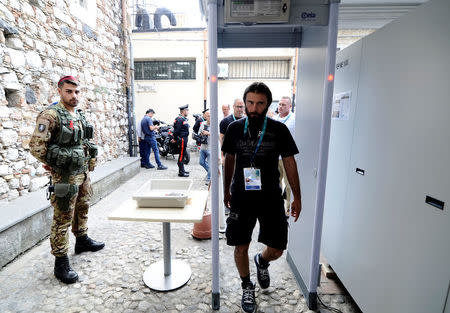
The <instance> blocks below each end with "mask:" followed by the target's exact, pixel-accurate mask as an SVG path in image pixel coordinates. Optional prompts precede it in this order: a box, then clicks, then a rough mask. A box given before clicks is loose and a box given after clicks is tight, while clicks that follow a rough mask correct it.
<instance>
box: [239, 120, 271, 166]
mask: <svg viewBox="0 0 450 313" xmlns="http://www.w3.org/2000/svg"><path fill="white" fill-rule="evenodd" d="M266 126H267V116H266V117H265V118H264V125H263V128H262V130H261V132H260V133H259V135H258V137H259V140H258V143H257V145H256V148H255V152H253V155H252V157H251V158H250V165H251V166H253V160H254V159H255V156H256V153H257V152H258V149H259V147H260V146H261V142H262V140H263V137H264V134H265V133H266ZM247 130H248V117H246V118H245V126H244V136H245V134H246V133H247ZM248 135H249V136H250V131H249V133H248Z"/></svg>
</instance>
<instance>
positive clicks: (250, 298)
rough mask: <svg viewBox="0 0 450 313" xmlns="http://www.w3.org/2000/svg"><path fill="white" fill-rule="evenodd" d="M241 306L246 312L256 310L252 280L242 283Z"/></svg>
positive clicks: (249, 312)
mask: <svg viewBox="0 0 450 313" xmlns="http://www.w3.org/2000/svg"><path fill="white" fill-rule="evenodd" d="M241 308H242V310H243V311H244V312H246V313H254V312H256V300H255V284H254V283H252V282H248V283H245V284H244V283H242V300H241Z"/></svg>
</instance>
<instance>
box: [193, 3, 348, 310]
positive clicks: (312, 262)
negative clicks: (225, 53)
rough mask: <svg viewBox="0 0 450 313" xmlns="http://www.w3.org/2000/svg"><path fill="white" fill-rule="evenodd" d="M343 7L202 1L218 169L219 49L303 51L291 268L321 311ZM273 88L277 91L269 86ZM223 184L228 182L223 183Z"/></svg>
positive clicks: (215, 230)
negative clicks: (298, 192)
mask: <svg viewBox="0 0 450 313" xmlns="http://www.w3.org/2000/svg"><path fill="white" fill-rule="evenodd" d="M339 2H340V1H339V0H203V2H202V1H201V3H202V4H203V8H205V9H207V10H206V11H207V22H208V26H207V27H208V56H209V58H208V69H209V103H210V110H211V142H212V145H211V155H212V156H215V155H216V156H217V157H212V158H211V168H212V169H217V168H219V164H218V160H219V157H218V156H219V146H218V142H219V131H218V130H219V128H218V122H219V121H218V101H217V98H218V97H217V94H218V92H217V91H218V90H217V74H218V65H217V48H274V47H293V48H295V47H297V48H301V49H300V55H299V61H298V66H297V69H298V71H299V73H300V75H298V76H297V77H298V80H297V86H298V87H297V98H296V102H297V103H296V133H295V141H296V143H297V146H298V147H299V150H300V154H299V155H298V156H297V157H296V160H297V164H298V168H299V174H300V181H301V188H302V203H303V210H302V213H301V216H300V219H299V221H298V222H297V223H290V232H289V246H288V252H287V261H288V263H289V265H290V267H291V269H292V272H293V274H294V276H295V278H296V280H297V282H298V284H299V286H300V288H301V290H302V292H303V295H304V296H305V299H306V301H307V304H308V306H309V308H310V309H316V307H317V286H318V284H319V277H320V276H319V275H320V272H319V271H320V269H319V255H320V241H321V233H322V219H323V204H324V195H325V182H326V173H327V160H328V143H329V134H330V118H331V106H332V95H333V81H334V79H333V78H334V64H335V57H336V38H337V15H338V5H339ZM269 87H270V86H269ZM211 178H212V179H211V182H212V186H211V207H212V219H211V224H212V225H211V226H212V227H211V228H212V275H213V277H212V308H213V309H214V310H217V309H219V308H220V286H219V192H218V191H219V173H218V171H214V170H213V171H211ZM220 183H222V182H221V181H220Z"/></svg>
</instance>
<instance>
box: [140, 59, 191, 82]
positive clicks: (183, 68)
mask: <svg viewBox="0 0 450 313" xmlns="http://www.w3.org/2000/svg"><path fill="white" fill-rule="evenodd" d="M134 78H135V79H136V80H168V79H195V61H136V62H134Z"/></svg>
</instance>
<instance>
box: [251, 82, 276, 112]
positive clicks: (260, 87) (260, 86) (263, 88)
mask: <svg viewBox="0 0 450 313" xmlns="http://www.w3.org/2000/svg"><path fill="white" fill-rule="evenodd" d="M249 92H254V93H262V94H264V95H266V98H267V107H269V106H270V104H271V103H272V92H271V91H270V89H269V87H267V85H266V84H264V83H261V82H254V83H253V84H251V85H250V86H248V87H247V88H246V89H245V91H244V104H245V100H246V99H247V94H248V93H249Z"/></svg>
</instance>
